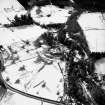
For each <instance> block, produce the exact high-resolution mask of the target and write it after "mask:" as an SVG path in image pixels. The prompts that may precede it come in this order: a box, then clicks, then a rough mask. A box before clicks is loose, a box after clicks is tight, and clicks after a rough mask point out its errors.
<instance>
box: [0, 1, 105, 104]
mask: <svg viewBox="0 0 105 105" xmlns="http://www.w3.org/2000/svg"><path fill="white" fill-rule="evenodd" d="M10 4H11V5H10ZM0 5H1V6H0V7H1V8H0V23H1V24H5V23H10V21H11V20H13V19H14V16H15V15H18V16H20V15H21V14H26V13H27V11H25V10H24V8H23V7H22V6H21V5H20V4H19V3H18V2H16V1H15V0H8V2H7V0H2V2H1V1H0ZM4 8H5V9H4ZM37 14H38V15H37ZM69 15H70V14H68V9H66V10H65V9H59V8H57V7H55V6H52V5H48V6H45V7H42V8H39V7H35V8H33V10H32V11H31V16H32V18H33V19H34V21H36V22H38V23H40V24H52V23H65V22H66V20H67V17H68V16H69ZM78 21H79V23H80V25H81V27H82V29H83V30H84V33H85V35H86V38H87V41H88V44H89V47H90V49H91V51H94V52H102V51H105V47H104V46H105V30H104V27H105V21H104V20H103V19H102V15H101V14H100V13H84V14H83V15H81V16H80V18H79V20H78ZM92 28H94V29H93V30H91V29H92ZM96 28H97V29H103V30H96ZM46 31H47V30H45V29H42V28H41V27H39V26H36V25H31V26H27V27H24V28H12V29H7V28H3V27H1V28H0V44H2V45H3V46H4V47H5V48H6V49H7V50H8V48H7V46H12V48H13V49H15V50H18V51H19V57H20V58H21V60H22V61H23V62H19V63H16V64H13V65H10V63H11V62H10V61H8V62H6V63H5V66H6V71H5V72H4V73H3V77H4V79H7V77H9V79H10V81H9V82H8V83H9V84H10V85H12V86H13V87H14V88H17V89H20V90H22V91H26V92H28V93H30V94H34V95H37V96H42V97H45V98H49V99H53V100H57V98H58V97H59V96H62V94H63V92H62V91H63V81H62V75H61V73H60V70H59V67H58V65H57V62H54V63H53V64H52V65H46V66H45V67H44V69H43V70H42V71H41V72H40V73H39V74H37V71H38V70H39V69H40V67H42V66H43V63H41V64H35V63H34V62H33V61H34V60H35V59H36V58H34V59H33V58H31V57H36V56H35V55H34V54H35V53H36V52H35V51H33V50H31V53H30V54H26V52H25V50H21V49H20V47H21V43H23V42H22V40H31V42H32V41H34V40H36V39H37V38H38V37H39V36H41V34H42V33H44V32H46ZM27 48H28V49H31V48H33V46H31V47H27ZM20 50H21V51H20ZM8 51H9V50H8ZM26 59H29V60H27V61H25V60H26ZM8 65H9V66H8ZM23 65H24V66H25V67H26V71H23V72H21V71H19V69H20V67H23ZM61 65H62V64H61ZM35 76H36V77H35ZM19 78H20V80H21V81H17V82H20V83H15V82H16V80H18V79H19ZM60 81H61V82H60ZM40 82H41V83H40ZM28 83H30V84H29V85H27V84H28ZM38 83H40V85H39V86H37V87H35V88H33V87H34V86H35V85H37V84H38ZM45 84H46V86H45V88H42V85H45ZM26 85H27V87H26ZM25 89H26V90H25ZM58 91H59V93H58V95H57V92H58ZM9 92H10V91H9ZM10 93H12V92H10ZM7 96H8V95H7ZM5 100H6V98H4V99H3V101H2V103H0V105H41V102H40V101H37V100H33V99H31V98H27V97H24V96H22V95H19V94H16V93H15V94H13V95H11V97H10V99H8V101H5ZM44 105H50V104H48V103H44Z"/></svg>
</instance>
